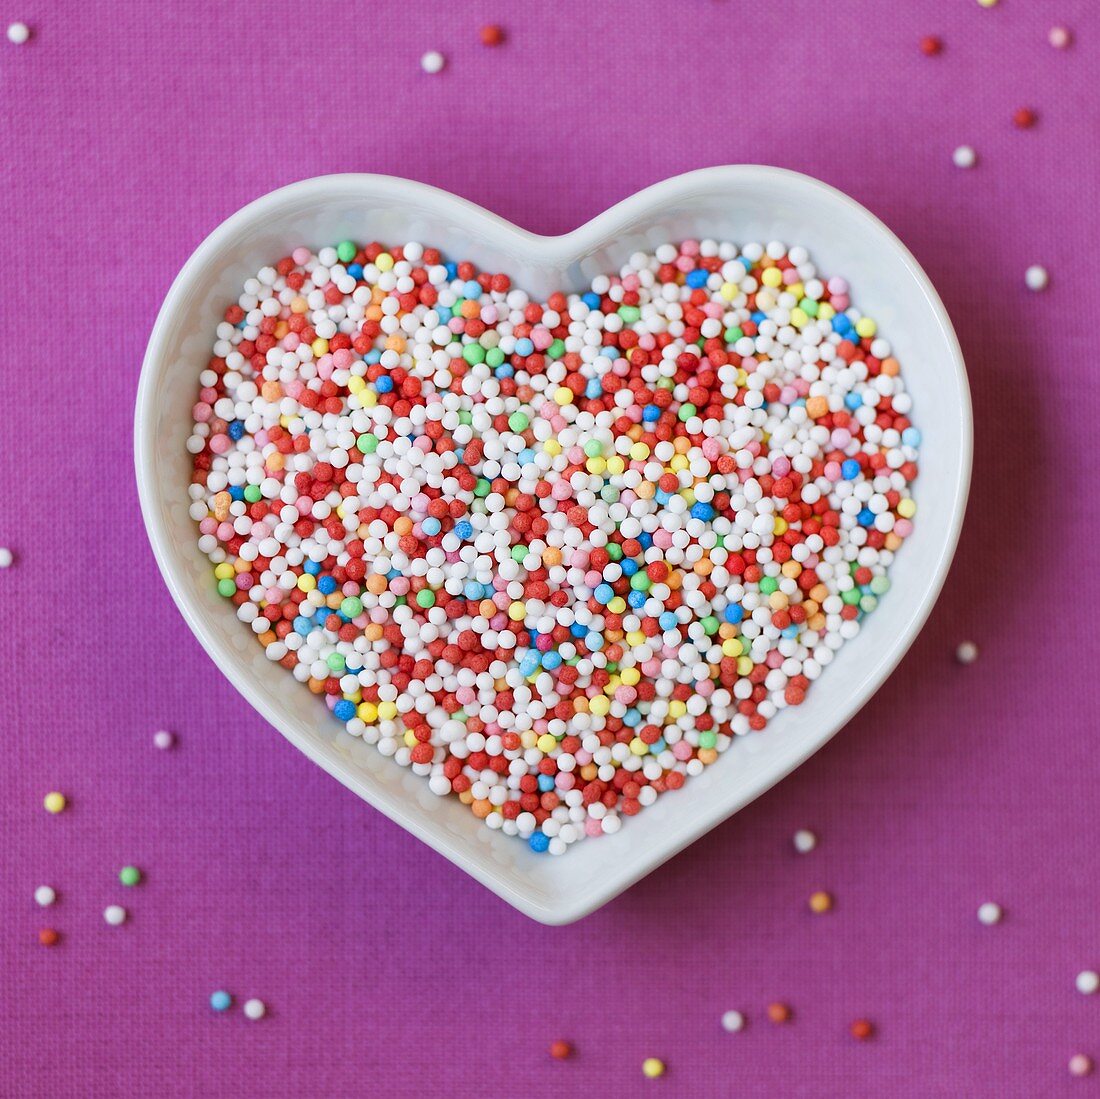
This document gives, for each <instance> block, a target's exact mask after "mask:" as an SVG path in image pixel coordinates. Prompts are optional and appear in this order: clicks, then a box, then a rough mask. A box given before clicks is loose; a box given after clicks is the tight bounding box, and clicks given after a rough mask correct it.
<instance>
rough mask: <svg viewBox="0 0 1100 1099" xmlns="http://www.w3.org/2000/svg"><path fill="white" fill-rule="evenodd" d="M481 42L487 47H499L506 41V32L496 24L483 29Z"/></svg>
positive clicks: (490, 24)
mask: <svg viewBox="0 0 1100 1099" xmlns="http://www.w3.org/2000/svg"><path fill="white" fill-rule="evenodd" d="M481 41H482V44H483V45H485V46H499V45H500V44H501V42H503V41H504V31H503V30H502V29H501V28H500V27H498V26H497V24H496V23H489V24H487V25H486V26H484V27H482V28H481Z"/></svg>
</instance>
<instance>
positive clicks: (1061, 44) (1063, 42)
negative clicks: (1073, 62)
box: [1047, 27, 1073, 50]
mask: <svg viewBox="0 0 1100 1099" xmlns="http://www.w3.org/2000/svg"><path fill="white" fill-rule="evenodd" d="M1047 41H1048V42H1050V44H1051V45H1052V46H1053V47H1054V48H1055V49H1056V50H1064V49H1065V48H1066V47H1067V46H1068V45H1069V44H1070V42H1072V41H1073V35H1071V34H1070V32H1069V31H1068V30H1066V28H1065V27H1051V28H1050V34H1049V35H1047Z"/></svg>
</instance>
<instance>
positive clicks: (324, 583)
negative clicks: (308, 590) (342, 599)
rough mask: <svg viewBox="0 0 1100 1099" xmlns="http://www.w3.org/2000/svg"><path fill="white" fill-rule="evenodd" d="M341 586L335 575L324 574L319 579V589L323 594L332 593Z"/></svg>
mask: <svg viewBox="0 0 1100 1099" xmlns="http://www.w3.org/2000/svg"><path fill="white" fill-rule="evenodd" d="M339 586H340V585H339V584H337V583H336V579H335V577H332V576H322V577H321V579H320V580H318V581H317V590H318V591H319V592H320V593H321V594H322V595H331V594H332V593H333V592H334V591H335V590H336V589H337V588H338V587H339Z"/></svg>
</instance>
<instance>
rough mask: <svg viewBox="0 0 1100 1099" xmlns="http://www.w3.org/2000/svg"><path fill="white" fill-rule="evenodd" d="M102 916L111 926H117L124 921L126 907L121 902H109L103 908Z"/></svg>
mask: <svg viewBox="0 0 1100 1099" xmlns="http://www.w3.org/2000/svg"><path fill="white" fill-rule="evenodd" d="M103 918H104V919H105V920H106V921H107V922H108V923H109V924H110V925H111V926H112V927H118V926H119V924H123V923H125V922H126V909H125V908H123V907H122V905H121V904H109V905H107V907H106V908H105V909H103Z"/></svg>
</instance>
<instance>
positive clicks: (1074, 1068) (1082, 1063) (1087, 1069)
mask: <svg viewBox="0 0 1100 1099" xmlns="http://www.w3.org/2000/svg"><path fill="white" fill-rule="evenodd" d="M1069 1071H1070V1075H1071V1076H1091V1075H1092V1058H1091V1057H1090V1056H1089V1055H1088V1054H1087V1053H1075V1054H1074V1055H1073V1056H1072V1057H1071V1058H1070V1059H1069Z"/></svg>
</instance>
